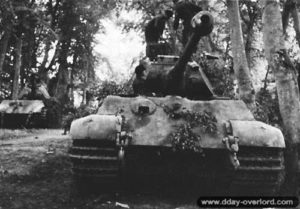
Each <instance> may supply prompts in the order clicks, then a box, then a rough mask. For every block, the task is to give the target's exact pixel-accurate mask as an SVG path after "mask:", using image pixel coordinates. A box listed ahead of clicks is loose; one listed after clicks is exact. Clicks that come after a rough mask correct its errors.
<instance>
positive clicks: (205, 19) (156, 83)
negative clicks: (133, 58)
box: [133, 11, 214, 99]
mask: <svg viewBox="0 0 300 209" xmlns="http://www.w3.org/2000/svg"><path fill="white" fill-rule="evenodd" d="M191 24H192V26H193V28H194V31H193V33H192V35H191V37H190V39H189V41H188V43H187V45H186V46H185V48H184V50H183V53H182V55H181V56H179V57H178V56H170V55H168V56H163V55H158V56H157V59H156V60H155V61H153V62H147V61H146V62H141V64H140V65H139V66H137V68H136V79H135V81H134V83H133V89H134V92H135V93H136V94H145V95H153V94H155V95H160V96H165V95H179V96H185V97H188V98H192V99H210V98H212V97H213V96H214V93H213V91H212V88H211V85H210V83H209V81H208V79H207V78H206V76H205V74H204V72H203V71H202V69H201V68H200V66H199V65H198V64H197V63H195V62H192V61H191V56H192V54H193V53H194V52H195V51H196V49H197V44H198V42H199V40H200V39H201V37H203V36H205V35H208V34H209V33H211V31H212V29H213V18H212V16H211V15H210V14H209V13H208V12H205V11H202V12H199V13H198V14H197V15H195V17H194V18H193V19H192V21H191Z"/></svg>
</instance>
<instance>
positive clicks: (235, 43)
mask: <svg viewBox="0 0 300 209" xmlns="http://www.w3.org/2000/svg"><path fill="white" fill-rule="evenodd" d="M227 6H228V18H229V26H230V37H231V46H232V54H233V68H234V73H235V76H236V78H237V82H238V88H239V97H240V99H242V100H243V101H244V102H245V103H246V104H247V106H248V107H249V108H250V109H251V110H252V111H254V110H255V109H256V108H255V107H256V106H255V97H254V96H255V95H254V93H255V92H254V89H253V85H252V81H251V75H250V71H249V66H248V62H247V58H246V53H245V48H244V41H243V34H242V27H241V24H240V22H241V18H240V12H239V1H238V0H227Z"/></svg>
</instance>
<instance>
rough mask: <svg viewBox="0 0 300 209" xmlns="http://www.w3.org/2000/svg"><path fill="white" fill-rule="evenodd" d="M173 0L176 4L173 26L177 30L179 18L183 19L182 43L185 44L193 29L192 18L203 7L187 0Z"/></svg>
mask: <svg viewBox="0 0 300 209" xmlns="http://www.w3.org/2000/svg"><path fill="white" fill-rule="evenodd" d="M173 2H174V4H175V6H174V10H175V20H174V25H173V28H174V30H177V29H178V26H179V20H180V19H182V25H183V30H182V44H183V46H185V45H186V44H187V42H188V40H189V37H190V35H191V33H192V30H193V28H192V26H191V20H192V18H193V17H194V16H195V15H196V14H197V13H198V12H200V11H202V8H201V7H199V6H197V5H195V4H193V3H192V2H189V1H187V0H179V1H178V0H173Z"/></svg>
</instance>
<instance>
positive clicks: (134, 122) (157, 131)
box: [97, 96, 254, 148]
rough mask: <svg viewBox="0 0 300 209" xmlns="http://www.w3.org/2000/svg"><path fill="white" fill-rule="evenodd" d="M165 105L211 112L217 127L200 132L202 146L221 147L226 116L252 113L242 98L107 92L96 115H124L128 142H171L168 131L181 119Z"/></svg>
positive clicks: (248, 116)
mask: <svg viewBox="0 0 300 209" xmlns="http://www.w3.org/2000/svg"><path fill="white" fill-rule="evenodd" d="M166 108H168V109H174V108H176V111H186V110H189V111H192V112H198V113H202V112H204V111H207V112H211V113H212V114H213V115H214V116H215V118H216V119H217V123H216V126H217V131H216V132H215V133H213V134H209V133H202V132H201V131H200V130H198V129H195V130H194V131H195V132H196V134H197V135H200V137H201V142H200V143H201V146H202V147H203V148H205V147H207V148H224V144H222V139H223V138H224V136H225V133H224V132H225V130H224V123H225V122H226V121H228V120H245V121H254V118H253V115H252V114H251V113H250V111H249V110H248V109H247V107H246V105H245V104H244V103H243V102H242V101H237V100H212V101H191V100H188V99H185V98H181V97H178V96H167V97H134V98H129V97H119V96H108V97H107V98H106V99H105V100H104V102H103V104H102V106H101V107H100V108H99V110H98V113H97V114H99V115H111V114H117V113H120V114H121V115H123V116H124V117H125V120H126V123H125V124H126V126H127V127H125V128H126V130H127V131H131V132H132V140H131V142H130V144H132V145H147V146H149V145H153V146H171V139H170V134H172V133H174V132H175V131H176V129H177V128H178V126H179V125H180V124H183V123H185V121H184V120H183V119H173V118H170V116H169V114H168V113H167V112H166Z"/></svg>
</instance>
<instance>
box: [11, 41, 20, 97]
mask: <svg viewBox="0 0 300 209" xmlns="http://www.w3.org/2000/svg"><path fill="white" fill-rule="evenodd" d="M22 45H23V44H22V37H19V38H17V42H16V46H15V58H14V59H15V63H14V81H13V91H12V99H18V93H19V78H20V68H21V60H22Z"/></svg>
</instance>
